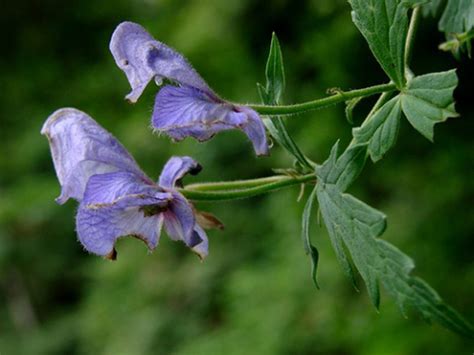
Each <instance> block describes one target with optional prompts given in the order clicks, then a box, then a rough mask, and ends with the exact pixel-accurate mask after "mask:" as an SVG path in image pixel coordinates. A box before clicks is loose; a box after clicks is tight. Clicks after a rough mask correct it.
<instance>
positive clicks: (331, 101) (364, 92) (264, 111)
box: [249, 83, 397, 115]
mask: <svg viewBox="0 0 474 355" xmlns="http://www.w3.org/2000/svg"><path fill="white" fill-rule="evenodd" d="M396 89H397V87H396V85H395V84H394V83H388V84H380V85H374V86H369V87H367V88H363V89H356V90H350V91H337V92H336V93H335V94H334V95H332V96H329V97H324V98H322V99H317V100H313V101H308V102H303V103H299V104H294V105H282V106H271V105H249V107H250V108H252V109H254V110H255V111H257V112H258V113H260V114H261V115H293V114H297V113H303V112H306V111H311V110H317V109H320V108H323V107H327V106H331V105H335V104H338V103H341V102H345V101H348V100H351V99H355V98H357V97H366V96H371V95H375V94H381V93H384V92H391V91H395V90H396Z"/></svg>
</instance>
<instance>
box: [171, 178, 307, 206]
mask: <svg viewBox="0 0 474 355" xmlns="http://www.w3.org/2000/svg"><path fill="white" fill-rule="evenodd" d="M315 182H316V176H315V175H314V174H306V175H301V176H296V177H292V176H281V175H280V176H271V177H267V178H262V179H252V180H241V181H230V182H213V183H202V184H191V185H187V186H186V187H185V188H182V189H179V192H180V193H181V194H183V196H185V197H186V198H188V199H190V200H193V201H228V200H236V199H242V198H248V197H254V196H258V195H263V194H266V193H268V192H272V191H275V190H279V189H282V188H285V187H289V186H294V185H300V184H305V183H315Z"/></svg>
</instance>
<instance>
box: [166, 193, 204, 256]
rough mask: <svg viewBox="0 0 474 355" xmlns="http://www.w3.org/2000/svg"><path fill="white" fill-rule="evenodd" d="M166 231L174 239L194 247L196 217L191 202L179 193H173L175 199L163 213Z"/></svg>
mask: <svg viewBox="0 0 474 355" xmlns="http://www.w3.org/2000/svg"><path fill="white" fill-rule="evenodd" d="M163 216H164V222H165V228H166V233H167V234H168V235H169V237H170V238H171V239H173V240H181V241H183V242H184V243H185V244H186V245H187V246H189V247H192V246H193V245H192V240H191V238H192V235H193V230H194V225H195V224H196V218H195V217H194V211H193V208H192V207H191V205H190V204H189V202H188V201H187V200H186V199H185V198H184V197H183V196H182V195H181V194H179V193H177V192H175V193H173V201H171V203H170V204H169V208H168V210H167V211H165V212H164V213H163Z"/></svg>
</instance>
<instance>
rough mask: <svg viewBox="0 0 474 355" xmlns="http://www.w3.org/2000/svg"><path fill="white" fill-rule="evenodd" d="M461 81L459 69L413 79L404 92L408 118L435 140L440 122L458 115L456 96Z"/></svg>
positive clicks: (418, 128) (402, 95)
mask: <svg viewBox="0 0 474 355" xmlns="http://www.w3.org/2000/svg"><path fill="white" fill-rule="evenodd" d="M457 84H458V78H457V76H456V72H455V70H449V71H445V72H440V73H431V74H426V75H421V76H417V77H415V78H413V79H412V80H411V81H410V82H409V83H408V86H407V90H406V91H404V92H403V93H402V94H401V104H402V110H403V113H404V114H405V115H406V117H407V119H408V121H410V123H411V125H412V126H413V127H414V128H415V129H416V130H418V131H419V132H420V133H421V134H422V135H424V136H425V137H426V138H428V139H429V140H431V141H432V140H433V127H434V125H435V124H436V123H438V122H444V121H446V120H447V119H448V118H449V117H456V116H458V114H457V113H456V110H455V109H454V99H453V91H454V89H455V88H456V86H457Z"/></svg>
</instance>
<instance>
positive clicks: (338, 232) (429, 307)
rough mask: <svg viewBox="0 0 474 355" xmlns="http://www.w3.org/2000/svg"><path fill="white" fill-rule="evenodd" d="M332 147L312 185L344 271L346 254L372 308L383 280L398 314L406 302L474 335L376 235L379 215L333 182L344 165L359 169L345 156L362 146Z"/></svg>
mask: <svg viewBox="0 0 474 355" xmlns="http://www.w3.org/2000/svg"><path fill="white" fill-rule="evenodd" d="M335 147H336V148H333V149H332V151H331V154H330V156H329V158H328V160H326V162H324V163H323V165H322V166H321V167H320V168H318V169H317V170H316V173H317V177H318V184H317V187H316V189H317V198H318V201H319V206H320V209H321V214H322V216H323V220H324V223H325V225H326V227H327V229H328V232H329V236H330V238H331V242H332V244H333V246H334V248H335V249H336V255H337V257H338V259H339V261H340V262H341V264H342V266H343V269H344V270H345V271H346V273H347V272H348V270H350V271H349V275H350V276H351V277H352V278H353V275H352V268H351V264H350V262H349V259H350V258H352V261H353V262H354V265H355V267H356V268H357V270H358V271H359V273H360V275H361V276H362V279H363V280H364V282H365V284H366V286H367V290H368V294H369V296H370V299H371V300H372V303H373V304H374V305H375V307H377V308H378V306H379V302H380V292H379V285H383V286H384V288H385V289H386V290H387V291H388V293H389V294H390V295H391V296H392V297H393V298H394V299H395V302H396V303H397V305H398V307H399V308H400V310H401V312H402V313H403V314H406V310H407V309H408V308H412V309H414V310H416V311H418V312H419V313H420V314H421V315H422V316H423V317H424V318H425V319H426V320H431V321H436V322H438V323H439V324H441V325H442V326H444V327H446V328H448V329H450V330H452V331H454V332H457V333H459V334H461V335H464V336H467V337H471V338H474V329H473V327H472V325H471V324H470V323H469V322H468V321H466V320H465V319H464V318H463V317H462V316H461V315H460V314H458V313H457V312H456V311H455V310H454V309H452V308H451V307H449V306H448V305H446V304H445V303H443V301H442V299H441V298H440V297H439V295H438V294H437V293H436V291H434V290H433V289H432V288H431V287H430V286H428V285H427V284H426V283H425V282H424V281H423V280H421V279H419V278H417V277H413V276H410V272H411V271H412V270H413V268H414V263H413V261H412V260H411V259H410V258H409V257H408V256H407V255H405V254H403V253H402V252H401V251H400V250H399V249H397V248H396V247H394V246H393V245H391V244H389V243H387V242H385V241H383V240H381V239H378V237H379V236H380V235H381V234H382V233H383V232H384V230H385V227H386V218H385V215H384V214H383V213H382V212H380V211H377V210H376V209H374V208H372V207H370V206H369V205H367V204H365V203H364V202H362V201H360V200H358V199H356V198H355V197H353V196H351V195H349V194H347V193H345V188H342V187H341V186H344V185H340V186H338V185H337V182H338V180H337V179H336V180H334V178H333V177H334V176H344V175H345V176H349V175H350V174H348V173H347V172H346V170H347V169H358V170H360V166H359V167H356V166H355V165H354V163H355V162H357V161H358V162H360V164H363V162H362V161H361V160H359V159H348V158H347V156H353V155H356V156H358V155H359V154H358V153H357V150H361V149H364V146H360V145H359V146H357V145H356V146H350V147H349V148H348V150H346V151H345V152H344V153H343V154H342V155H341V156H340V157H339V158H337V156H335V155H334V154H335V153H334V152H337V144H336V145H335ZM354 150H355V151H356V152H354ZM351 151H352V152H351ZM344 162H346V164H344ZM353 175H356V174H353Z"/></svg>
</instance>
